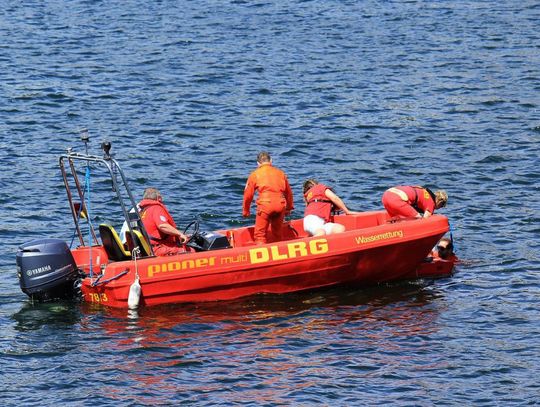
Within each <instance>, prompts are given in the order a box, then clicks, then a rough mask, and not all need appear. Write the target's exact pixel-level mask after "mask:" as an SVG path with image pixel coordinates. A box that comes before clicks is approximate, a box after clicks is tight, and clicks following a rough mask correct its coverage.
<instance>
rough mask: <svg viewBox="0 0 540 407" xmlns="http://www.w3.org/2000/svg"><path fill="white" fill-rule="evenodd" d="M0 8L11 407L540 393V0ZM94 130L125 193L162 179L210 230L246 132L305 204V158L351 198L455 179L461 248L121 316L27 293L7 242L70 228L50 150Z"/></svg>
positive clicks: (237, 196)
mask: <svg viewBox="0 0 540 407" xmlns="http://www.w3.org/2000/svg"><path fill="white" fill-rule="evenodd" d="M0 9H1V10H2V12H1V13H0V67H1V69H0V101H1V102H2V103H0V188H1V191H2V193H1V195H0V242H1V243H2V245H1V247H2V248H1V249H0V274H1V276H2V279H1V280H0V327H1V334H0V370H1V372H2V373H1V375H0V403H1V404H2V405H6V406H11V405H13V406H20V405H59V404H62V405H69V406H71V405H73V406H75V405H110V406H119V405H126V406H127V405H130V406H131V405H174V404H180V403H185V404H197V405H236V404H245V405H272V406H273V405H332V406H334V405H343V406H349V405H364V404H367V405H386V404H393V405H415V406H417V405H422V406H424V405H425V406H430V405H475V406H478V405H490V406H491V405H534V404H540V385H539V384H538V381H537V377H538V375H539V373H540V372H539V370H540V369H539V366H540V351H539V349H540V339H539V338H540V321H539V315H540V305H539V303H540V282H539V278H538V273H539V272H540V267H539V246H540V244H539V241H540V239H539V237H540V227H539V223H540V217H539V210H540V203H539V199H538V196H539V189H540V188H539V181H540V169H539V168H540V160H539V158H538V157H539V154H540V148H539V145H540V143H539V141H540V111H539V107H540V34H539V32H540V26H539V23H538V21H540V4H539V3H538V2H537V1H532V0H522V1H507V2H500V1H489V0H484V1H480V0H478V1H472V0H463V1H440V0H439V1H429V2H425V1H385V2H376V1H358V2H357V1H294V2H285V1H277V2H267V1H242V0H237V1H228V2H218V1H211V0H202V1H198V2H172V1H159V2H157V1H156V2H154V1H151V2H133V1H122V2H119V1H116V2H102V1H95V2H90V1H72V2H62V1H57V0H51V1H48V2H38V1H26V2H22V4H21V2H8V1H2V0H0ZM83 128H87V129H88V130H89V134H90V137H91V143H90V149H91V150H92V151H93V152H97V151H98V146H99V143H100V142H101V141H103V140H104V139H108V140H110V141H111V142H112V143H113V152H114V154H115V156H116V158H117V159H118V160H119V161H120V163H121V164H122V166H123V168H124V170H125V172H126V173H127V175H128V177H129V179H130V181H131V187H132V189H133V191H134V192H135V193H136V195H137V199H139V198H140V197H141V196H140V195H141V192H142V190H143V189H144V188H145V187H146V186H150V185H153V186H156V187H158V188H160V189H161V191H162V193H163V195H164V196H165V202H166V203H167V205H168V207H169V208H170V210H171V212H172V213H173V214H174V216H175V219H176V221H177V223H179V224H180V225H186V224H187V223H189V222H190V221H191V220H192V219H194V218H196V217H199V218H200V219H201V222H202V227H203V228H204V229H206V230H213V229H217V228H221V227H224V226H238V225H244V224H247V223H248V222H250V220H244V219H243V218H242V217H241V200H242V191H243V187H244V183H245V180H246V178H247V175H248V174H249V172H250V171H251V170H252V169H253V168H254V167H255V156H256V154H257V152H258V151H259V150H265V149H267V150H269V151H271V153H272V154H273V157H274V163H275V165H277V166H278V167H280V168H282V169H284V170H285V171H286V172H287V174H288V175H289V179H290V181H291V184H292V185H293V189H294V192H295V197H296V205H295V206H296V211H295V214H294V215H295V216H301V214H302V210H303V204H302V200H301V184H302V182H303V181H304V179H306V178H307V177H312V176H315V177H317V178H319V179H320V180H321V181H323V182H325V183H328V184H330V185H332V186H334V187H335V190H336V192H337V193H338V194H339V195H340V196H341V197H342V198H344V200H345V201H346V202H347V203H348V205H349V206H350V207H351V208H353V209H356V210H373V209H380V208H381V204H380V196H381V194H382V192H383V191H384V190H385V189H386V188H387V187H389V186H393V185H396V184H425V185H430V186H432V187H434V188H444V189H446V190H447V191H448V194H449V197H450V198H449V204H448V207H447V208H445V209H443V210H441V213H444V214H445V215H447V216H448V217H449V219H450V222H451V224H452V227H453V235H454V238H455V239H456V246H457V251H458V255H459V256H460V258H461V259H462V260H463V262H462V263H461V264H460V265H459V266H458V267H457V273H456V274H455V275H454V276H453V277H452V278H450V279H443V280H437V281H420V282H415V283H407V284H393V285H389V286H380V287H374V288H369V289H363V290H352V289H349V290H347V289H333V290H326V291H321V292H312V293H303V294H296V295H287V296H264V297H255V298H250V299H247V300H243V301H235V302H227V303H216V304H212V303H211V304H204V305H180V306H171V307H159V308H153V309H142V310H140V311H139V312H138V313H131V314H128V313H127V312H125V311H112V310H108V309H103V308H92V307H90V306H88V305H86V304H80V305H77V304H63V303H59V304H46V305H32V304H30V303H29V301H28V300H27V298H26V296H25V295H24V294H23V293H22V292H21V291H20V289H19V286H18V281H17V277H16V270H15V253H16V250H17V247H18V246H19V245H20V244H22V243H24V242H26V241H28V240H30V239H33V238H36V237H45V236H49V237H59V238H64V239H66V240H68V241H69V240H70V238H71V237H72V233H73V227H72V225H71V220H70V218H71V216H70V214H69V212H68V206H67V204H66V202H65V192H64V191H63V189H62V181H61V177H60V172H59V170H58V155H59V154H61V153H62V152H64V151H65V149H66V148H67V147H74V148H76V149H78V150H79V151H83V150H84V146H83V144H82V143H81V141H80V140H79V132H80V131H81V130H82V129H83ZM100 186H103V184H101V185H100V184H99V183H97V184H96V185H94V189H93V190H92V197H93V202H94V205H95V208H96V211H97V210H99V209H100V208H101V209H102V210H103V213H105V214H107V211H106V209H108V207H107V205H108V202H109V201H108V195H107V194H106V193H105V192H104V191H103V190H104V188H101V190H102V191H100V188H99V187H100ZM96 213H97V212H96ZM96 216H97V215H96ZM102 216H103V217H106V216H109V215H102ZM110 216H111V218H110V219H109V218H107V219H105V220H107V221H109V222H111V223H113V224H116V225H119V223H120V222H121V220H120V219H119V218H114V217H112V215H110ZM98 220H104V218H100V219H98Z"/></svg>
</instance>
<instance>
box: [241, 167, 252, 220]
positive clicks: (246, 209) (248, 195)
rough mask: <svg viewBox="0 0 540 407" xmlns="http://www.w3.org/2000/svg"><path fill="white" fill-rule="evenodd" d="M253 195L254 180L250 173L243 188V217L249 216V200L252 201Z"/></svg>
mask: <svg viewBox="0 0 540 407" xmlns="http://www.w3.org/2000/svg"><path fill="white" fill-rule="evenodd" d="M253 195H255V181H254V179H253V174H251V175H250V176H249V178H248V180H247V182H246V187H245V188H244V201H243V204H242V216H243V217H245V218H247V217H248V216H249V213H250V207H251V201H253Z"/></svg>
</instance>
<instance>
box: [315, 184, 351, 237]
mask: <svg viewBox="0 0 540 407" xmlns="http://www.w3.org/2000/svg"><path fill="white" fill-rule="evenodd" d="M304 201H305V203H306V210H305V212H304V231H306V232H307V233H309V234H310V235H311V236H323V235H329V234H332V233H341V232H345V226H343V225H341V224H339V223H333V222H330V220H331V217H332V211H335V210H341V211H343V213H345V215H355V214H358V212H353V211H351V210H349V208H347V206H346V205H345V204H344V203H343V201H342V200H341V198H340V197H339V196H337V195H336V194H335V193H334V192H333V191H332V189H331V188H330V187H328V186H326V185H324V184H320V183H319V182H318V181H317V180H315V179H312V178H311V179H308V180H307V181H305V182H304Z"/></svg>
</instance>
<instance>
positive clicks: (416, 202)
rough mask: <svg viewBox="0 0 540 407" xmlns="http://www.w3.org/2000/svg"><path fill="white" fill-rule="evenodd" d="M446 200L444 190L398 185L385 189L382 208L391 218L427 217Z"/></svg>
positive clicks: (446, 195) (444, 203) (444, 204)
mask: <svg viewBox="0 0 540 407" xmlns="http://www.w3.org/2000/svg"><path fill="white" fill-rule="evenodd" d="M447 202H448V194H447V193H446V192H445V191H443V190H440V191H436V192H435V193H433V192H432V191H431V190H430V189H429V188H426V187H420V186H407V185H399V186H396V187H392V188H390V189H387V190H386V191H385V192H384V194H383V196H382V203H383V205H384V208H385V209H386V211H387V212H388V214H389V215H390V216H391V217H392V218H422V217H424V218H427V217H429V216H431V215H432V214H433V213H434V212H435V210H436V209H440V208H443V207H445V206H446V203H447Z"/></svg>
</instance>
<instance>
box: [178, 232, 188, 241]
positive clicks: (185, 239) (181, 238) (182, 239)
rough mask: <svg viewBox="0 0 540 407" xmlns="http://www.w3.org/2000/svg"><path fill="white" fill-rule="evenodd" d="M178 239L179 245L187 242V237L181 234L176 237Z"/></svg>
mask: <svg viewBox="0 0 540 407" xmlns="http://www.w3.org/2000/svg"><path fill="white" fill-rule="evenodd" d="M178 239H179V240H180V243H184V242H186V241H187V240H188V237H187V236H186V235H184V234H183V233H182V232H180V236H178Z"/></svg>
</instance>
